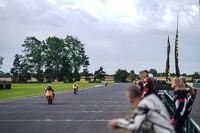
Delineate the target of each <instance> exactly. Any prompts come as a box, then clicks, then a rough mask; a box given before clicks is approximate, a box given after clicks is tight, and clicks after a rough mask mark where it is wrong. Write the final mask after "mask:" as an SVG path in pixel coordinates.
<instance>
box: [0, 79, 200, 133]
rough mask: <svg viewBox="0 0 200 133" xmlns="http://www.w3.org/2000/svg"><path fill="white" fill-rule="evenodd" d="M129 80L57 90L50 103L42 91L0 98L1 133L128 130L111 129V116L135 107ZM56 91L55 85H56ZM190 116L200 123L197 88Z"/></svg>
mask: <svg viewBox="0 0 200 133" xmlns="http://www.w3.org/2000/svg"><path fill="white" fill-rule="evenodd" d="M130 85H131V84H123V83H120V84H111V85H108V86H98V87H94V88H88V89H83V90H79V92H78V94H77V95H74V94H73V92H72V91H70V92H63V93H56V96H55V100H54V102H53V104H52V105H48V104H47V101H46V99H45V95H42V96H36V97H30V98H23V99H17V100H10V101H4V102H0V132H1V133H114V132H115V133H124V132H126V133H129V132H130V131H127V130H122V129H121V130H110V129H109V128H108V125H107V124H108V121H109V120H111V119H113V118H119V117H125V118H126V119H128V118H130V117H131V115H132V111H133V109H134V107H132V106H130V103H129V102H128V100H127V98H126V89H127V87H128V86H130ZM55 92H56V88H55ZM197 92H198V93H197V97H196V99H195V102H194V105H193V109H192V112H191V114H190V116H191V118H193V120H195V121H196V123H197V124H198V125H200V104H199V101H200V97H199V95H200V90H199V89H197Z"/></svg>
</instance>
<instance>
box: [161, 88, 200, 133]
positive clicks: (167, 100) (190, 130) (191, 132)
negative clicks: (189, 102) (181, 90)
mask: <svg viewBox="0 0 200 133" xmlns="http://www.w3.org/2000/svg"><path fill="white" fill-rule="evenodd" d="M172 94H173V92H172V91H170V90H166V91H165V92H164V96H163V97H164V99H163V103H164V105H165V106H166V107H167V110H168V112H169V115H170V117H171V118H172V116H173V99H172V97H171V95H172ZM183 132H184V133H200V127H199V125H198V124H197V123H196V122H195V121H194V120H193V119H192V118H190V116H187V118H186V120H185V125H184V127H183Z"/></svg>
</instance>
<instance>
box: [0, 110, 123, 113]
mask: <svg viewBox="0 0 200 133" xmlns="http://www.w3.org/2000/svg"><path fill="white" fill-rule="evenodd" d="M0 112H2V113H109V112H111V113H118V112H123V113H126V112H127V111H94V110H93V111H0Z"/></svg>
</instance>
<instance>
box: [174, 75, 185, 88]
mask: <svg viewBox="0 0 200 133" xmlns="http://www.w3.org/2000/svg"><path fill="white" fill-rule="evenodd" d="M173 81H174V82H175V84H176V87H177V88H178V89H177V90H185V85H184V83H183V80H181V79H180V78H174V79H173V80H172V82H173Z"/></svg>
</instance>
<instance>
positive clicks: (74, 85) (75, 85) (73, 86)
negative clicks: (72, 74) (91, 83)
mask: <svg viewBox="0 0 200 133" xmlns="http://www.w3.org/2000/svg"><path fill="white" fill-rule="evenodd" d="M75 87H77V92H78V85H77V84H76V83H74V84H73V85H72V88H73V89H74V88H75Z"/></svg>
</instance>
